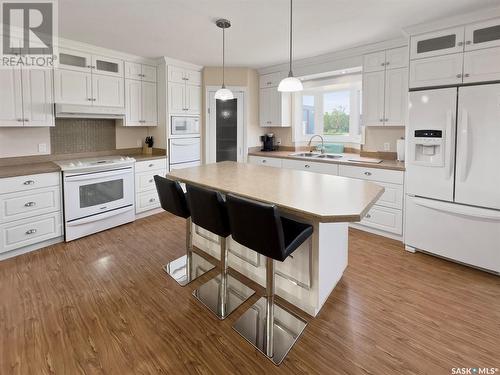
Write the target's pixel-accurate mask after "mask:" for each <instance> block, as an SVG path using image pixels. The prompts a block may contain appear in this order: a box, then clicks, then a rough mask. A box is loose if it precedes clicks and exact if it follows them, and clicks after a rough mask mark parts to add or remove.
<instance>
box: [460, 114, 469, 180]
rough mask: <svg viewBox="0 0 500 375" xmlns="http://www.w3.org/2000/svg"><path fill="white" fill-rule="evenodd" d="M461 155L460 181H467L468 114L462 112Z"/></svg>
mask: <svg viewBox="0 0 500 375" xmlns="http://www.w3.org/2000/svg"><path fill="white" fill-rule="evenodd" d="M461 128H462V129H461V130H460V132H461V133H462V134H461V138H460V140H461V155H460V181H462V182H464V181H465V180H466V179H467V174H468V173H467V169H468V168H467V165H468V160H469V112H468V111H467V110H466V109H464V110H462V127H461Z"/></svg>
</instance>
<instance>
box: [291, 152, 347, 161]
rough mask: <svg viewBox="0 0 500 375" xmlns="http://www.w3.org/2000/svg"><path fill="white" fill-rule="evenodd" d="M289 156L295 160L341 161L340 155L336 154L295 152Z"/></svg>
mask: <svg viewBox="0 0 500 375" xmlns="http://www.w3.org/2000/svg"><path fill="white" fill-rule="evenodd" d="M289 156H294V157H296V158H316V159H342V158H343V156H342V155H337V154H320V153H319V152H296V153H294V154H290V155H289Z"/></svg>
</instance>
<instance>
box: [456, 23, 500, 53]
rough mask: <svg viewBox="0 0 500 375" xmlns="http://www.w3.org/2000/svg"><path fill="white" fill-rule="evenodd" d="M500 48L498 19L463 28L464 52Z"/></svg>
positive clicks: (499, 24)
mask: <svg viewBox="0 0 500 375" xmlns="http://www.w3.org/2000/svg"><path fill="white" fill-rule="evenodd" d="M499 46H500V18H495V19H493V20H488V21H484V22H478V23H474V24H472V25H467V26H466V27H465V50H466V51H473V50H476V49H480V48H489V47H499Z"/></svg>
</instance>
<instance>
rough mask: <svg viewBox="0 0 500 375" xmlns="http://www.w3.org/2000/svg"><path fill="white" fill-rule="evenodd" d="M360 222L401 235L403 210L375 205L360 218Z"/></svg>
mask: <svg viewBox="0 0 500 375" xmlns="http://www.w3.org/2000/svg"><path fill="white" fill-rule="evenodd" d="M360 224H363V225H365V226H367V227H371V228H375V229H379V230H383V231H386V232H391V233H394V234H398V235H401V234H403V212H402V211H401V210H397V209H394V208H388V207H382V206H379V205H375V206H373V207H372V208H371V210H370V211H369V212H368V213H367V214H366V216H365V217H364V218H363V220H361V222H360Z"/></svg>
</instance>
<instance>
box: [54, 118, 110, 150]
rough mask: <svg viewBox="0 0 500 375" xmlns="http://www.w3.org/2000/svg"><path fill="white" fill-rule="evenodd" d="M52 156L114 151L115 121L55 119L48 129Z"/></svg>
mask: <svg viewBox="0 0 500 375" xmlns="http://www.w3.org/2000/svg"><path fill="white" fill-rule="evenodd" d="M50 144H51V153H52V154H70V153H79V152H95V151H108V150H114V149H116V128H115V120H106V119H56V126H55V127H53V128H51V129H50Z"/></svg>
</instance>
